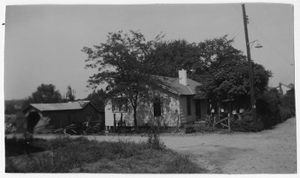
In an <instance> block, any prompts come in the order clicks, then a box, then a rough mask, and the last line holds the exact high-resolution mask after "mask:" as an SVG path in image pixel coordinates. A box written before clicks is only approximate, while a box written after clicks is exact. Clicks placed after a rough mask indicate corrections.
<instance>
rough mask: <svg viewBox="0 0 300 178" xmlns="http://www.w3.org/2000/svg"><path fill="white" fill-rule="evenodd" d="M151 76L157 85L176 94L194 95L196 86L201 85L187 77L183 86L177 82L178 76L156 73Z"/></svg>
mask: <svg viewBox="0 0 300 178" xmlns="http://www.w3.org/2000/svg"><path fill="white" fill-rule="evenodd" d="M153 77H154V79H156V80H155V83H156V84H157V85H158V86H160V87H162V88H164V89H166V90H169V91H170V92H172V93H175V94H178V95H195V94H196V87H197V86H199V85H202V84H201V83H199V82H196V81H194V80H191V79H187V86H185V85H182V84H180V83H179V78H173V77H164V76H157V75H154V76H153Z"/></svg>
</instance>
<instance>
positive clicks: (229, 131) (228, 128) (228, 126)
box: [228, 117, 231, 132]
mask: <svg viewBox="0 0 300 178" xmlns="http://www.w3.org/2000/svg"><path fill="white" fill-rule="evenodd" d="M228 131H229V132H230V131H231V130H230V117H228Z"/></svg>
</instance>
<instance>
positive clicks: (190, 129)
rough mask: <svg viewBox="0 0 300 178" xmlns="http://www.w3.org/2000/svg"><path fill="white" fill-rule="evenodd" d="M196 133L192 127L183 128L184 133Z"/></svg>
mask: <svg viewBox="0 0 300 178" xmlns="http://www.w3.org/2000/svg"><path fill="white" fill-rule="evenodd" d="M194 132H196V130H195V128H194V126H193V125H186V126H185V133H194Z"/></svg>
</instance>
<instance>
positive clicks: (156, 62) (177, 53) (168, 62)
mask: <svg viewBox="0 0 300 178" xmlns="http://www.w3.org/2000/svg"><path fill="white" fill-rule="evenodd" d="M147 61H148V62H149V63H150V65H151V66H152V68H153V70H152V71H151V72H152V73H153V74H155V75H161V76H168V77H177V76H178V71H179V70H181V69H185V70H186V71H187V73H188V75H192V74H194V73H195V71H196V70H197V71H199V72H200V71H202V66H203V64H202V61H201V60H200V50H199V47H198V46H197V44H195V43H189V42H187V41H186V40H171V41H163V42H158V43H156V44H155V48H154V49H153V51H152V52H151V54H150V55H149V56H148V57H147ZM189 77H190V78H193V76H189Z"/></svg>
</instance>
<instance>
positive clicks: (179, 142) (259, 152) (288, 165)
mask: <svg viewBox="0 0 300 178" xmlns="http://www.w3.org/2000/svg"><path fill="white" fill-rule="evenodd" d="M38 137H43V138H46V137H45V136H38ZM89 138H90V139H96V140H99V141H104V140H106V141H118V140H128V141H137V142H138V141H146V139H147V137H141V136H89ZM161 139H162V140H163V142H164V143H165V145H166V146H167V147H168V148H171V149H173V150H175V151H178V152H181V153H186V154H190V155H193V158H194V160H195V161H197V162H198V163H199V164H200V165H201V166H202V167H204V168H206V169H208V170H210V172H211V173H225V174H236V173H237V174H249V173H296V172H297V152H296V150H297V145H296V119H295V118H292V119H289V120H287V121H286V122H284V123H282V124H280V125H278V126H277V127H276V128H274V129H273V130H266V131H263V132H260V133H227V134H196V135H187V134H185V135H182V136H174V135H172V136H170V135H163V136H161Z"/></svg>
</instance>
